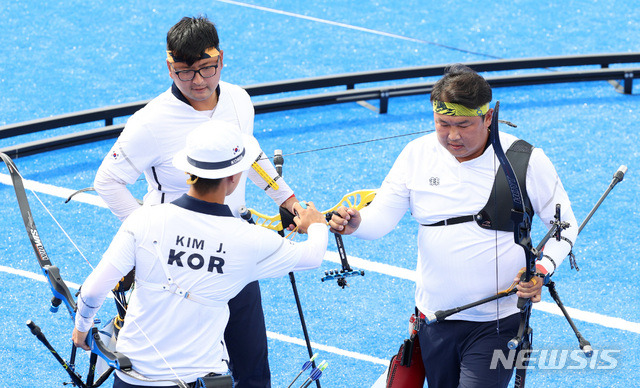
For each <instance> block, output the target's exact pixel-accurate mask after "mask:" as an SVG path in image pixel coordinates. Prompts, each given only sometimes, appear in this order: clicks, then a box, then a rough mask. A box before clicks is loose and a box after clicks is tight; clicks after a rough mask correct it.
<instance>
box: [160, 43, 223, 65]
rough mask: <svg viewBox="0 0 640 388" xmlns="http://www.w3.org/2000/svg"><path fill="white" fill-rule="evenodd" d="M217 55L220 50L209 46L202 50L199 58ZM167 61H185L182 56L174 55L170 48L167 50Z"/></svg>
mask: <svg viewBox="0 0 640 388" xmlns="http://www.w3.org/2000/svg"><path fill="white" fill-rule="evenodd" d="M219 55H220V51H218V49H217V48H215V47H210V48H208V49H206V50H204V52H203V53H202V55H200V59H207V58H215V57H217V56H219ZM167 61H169V63H175V62H186V61H185V60H184V58H180V57H178V56H176V55H175V54H174V53H173V51H170V50H167Z"/></svg>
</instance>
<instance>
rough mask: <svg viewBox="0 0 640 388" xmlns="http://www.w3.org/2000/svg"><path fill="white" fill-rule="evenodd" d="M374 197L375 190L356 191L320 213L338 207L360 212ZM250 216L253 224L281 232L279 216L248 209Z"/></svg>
mask: <svg viewBox="0 0 640 388" xmlns="http://www.w3.org/2000/svg"><path fill="white" fill-rule="evenodd" d="M375 196H376V190H356V191H352V192H350V193H348V194H346V195H345V196H344V197H342V199H340V201H338V203H337V204H336V205H334V206H333V207H331V208H329V209H327V210H324V211H322V212H321V213H322V214H324V215H325V216H326V215H327V214H328V213H330V212H333V211H335V210H336V209H338V208H339V207H340V206H347V207H353V208H355V209H356V210H360V209H362V208H363V207H365V206H367V205H369V204H370V203H371V201H373V198H374V197H375ZM249 211H250V212H251V214H252V215H253V216H254V217H255V219H254V222H255V224H256V225H259V226H262V227H264V228H267V229H271V230H275V231H276V232H277V231H280V230H282V229H283V228H282V219H281V217H280V214H276V215H273V216H269V215H266V214H263V213H260V212H258V211H256V210H254V209H249Z"/></svg>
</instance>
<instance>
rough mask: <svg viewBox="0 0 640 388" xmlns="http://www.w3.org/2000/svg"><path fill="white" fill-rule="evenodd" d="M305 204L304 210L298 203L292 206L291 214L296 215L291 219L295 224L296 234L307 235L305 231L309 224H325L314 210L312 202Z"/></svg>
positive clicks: (316, 210) (319, 214) (322, 216)
mask: <svg viewBox="0 0 640 388" xmlns="http://www.w3.org/2000/svg"><path fill="white" fill-rule="evenodd" d="M306 204H307V207H306V209H305V208H303V207H302V206H301V205H300V203H298V202H296V203H295V204H294V205H293V212H294V214H295V215H296V216H295V217H293V222H295V223H296V225H297V227H298V233H307V229H308V228H309V225H311V224H316V223H321V224H323V225H326V223H327V221H326V220H325V219H324V215H322V213H320V212H319V211H318V209H316V207H315V205H314V204H313V202H307V203H306Z"/></svg>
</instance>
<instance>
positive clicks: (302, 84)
mask: <svg viewBox="0 0 640 388" xmlns="http://www.w3.org/2000/svg"><path fill="white" fill-rule="evenodd" d="M465 64H466V65H468V66H469V67H471V68H473V69H474V70H476V71H478V72H480V73H490V72H498V71H511V70H524V69H543V71H541V72H540V71H538V72H533V73H530V74H511V75H498V76H490V75H487V74H483V75H484V76H485V78H486V79H487V81H488V82H489V84H490V85H491V86H492V87H506V86H524V85H539V84H552V83H567V82H585V81H609V82H610V83H612V84H613V85H614V87H615V88H616V90H617V91H619V92H621V93H625V94H631V93H632V90H633V79H634V78H639V77H640V65H639V66H636V67H619V68H610V65H613V64H616V65H619V64H640V53H617V54H595V55H573V56H557V57H544V58H521V59H510V60H492V61H479V62H468V63H465ZM447 66H448V65H433V66H419V67H408V68H400V69H388V70H379V71H367V72H359V73H348V74H339V75H332V76H323V77H314V78H305V79H294V80H287V81H280V82H270V83H263V84H256V85H249V86H246V87H245V89H246V90H247V92H248V93H249V95H251V96H260V95H271V94H279V93H288V92H296V91H302V90H312V89H320V88H332V87H338V86H343V87H345V89H344V90H339V91H333V92H321V93H316V94H310V95H303V96H294V97H285V98H278V99H273V100H265V101H258V102H254V107H255V110H256V114H261V113H267V112H277V111H284V110H290V109H300V108H308V107H313V106H322V105H330V104H340V103H346V102H356V101H366V100H378V101H379V108H378V112H379V113H386V112H387V111H388V106H389V99H390V98H392V97H400V96H411V95H419V94H429V93H431V88H432V87H433V82H431V81H424V82H418V83H410V84H397V85H383V86H375V87H364V88H359V89H356V88H355V87H356V85H362V84H367V83H384V82H390V81H396V80H406V79H413V78H429V77H437V76H441V75H442V74H443V73H444V70H445V68H446V67H447ZM588 66H599V67H596V68H588V69H581V70H576V69H570V70H568V71H567V70H566V69H565V70H561V69H558V68H567V67H570V68H571V67H577V68H584V67H588ZM620 82H621V83H620ZM148 102H149V100H145V101H139V102H133V103H128V104H121V105H114V106H109V107H104V108H97V109H90V110H85V111H80V112H74V113H69V114H64V115H59V116H54V117H50V118H46V119H38V120H31V121H26V122H22V123H16V124H11V125H5V126H3V127H0V139H4V138H8V137H13V136H18V135H24V134H29V133H34V132H41V131H47V130H50V129H54V128H60V127H66V126H73V125H78V124H84V123H90V122H95V121H104V126H103V127H100V128H96V129H91V130H84V131H80V132H76V133H72V134H67V135H62V136H57V137H52V138H49V139H43V140H38V141H33V142H29V143H24V144H20V145H17V146H12V147H5V148H3V149H0V152H3V153H5V154H7V155H9V156H10V157H12V158H17V157H21V156H27V155H33V154H37V153H40V152H44V151H49V150H54V149H60V148H65V147H70V146H74V145H80V144H85V143H90V142H94V141H99V140H104V139H110V138H115V137H117V136H118V135H119V134H120V132H121V131H122V129H123V128H124V124H118V125H114V124H113V120H114V118H120V117H126V116H129V115H132V114H133V113H135V112H136V111H137V110H139V109H140V108H142V107H143V106H145V105H146V104H147V103H148Z"/></svg>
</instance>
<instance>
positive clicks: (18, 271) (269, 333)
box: [0, 265, 389, 366]
mask: <svg viewBox="0 0 640 388" xmlns="http://www.w3.org/2000/svg"><path fill="white" fill-rule="evenodd" d="M0 272H6V273H9V274H13V275H18V276H22V277H24V278H28V279H32V280H37V281H39V282H43V283H47V279H46V278H45V277H44V275H42V274H37V273H33V272H29V271H24V270H21V269H16V268H11V267H6V266H4V265H0ZM64 282H65V283H66V285H67V287H69V288H70V289H74V290H78V289H79V288H80V285H79V284H76V283H73V282H69V281H66V280H65V281H64ZM109 297H110V298H113V296H111V295H109ZM267 337H269V338H272V339H275V340H279V341H284V342H288V343H291V344H295V345H300V346H305V347H306V346H307V344H306V342H305V341H304V340H303V339H301V338H295V337H290V336H288V335H284V334H279V333H274V332H272V331H267ZM311 345H312V347H313V349H315V350H322V351H324V352H329V353H334V354H337V355H340V356H345V357H350V358H355V359H356V360H361V361H367V362H371V363H374V364H380V365H384V366H387V364H389V361H388V360H383V359H381V358H376V357H372V356H368V355H366V354H362V353H357V352H352V351H349V350H344V349H339V348H336V347H334V346H329V345H323V344H319V343H316V342H312V343H311Z"/></svg>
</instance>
